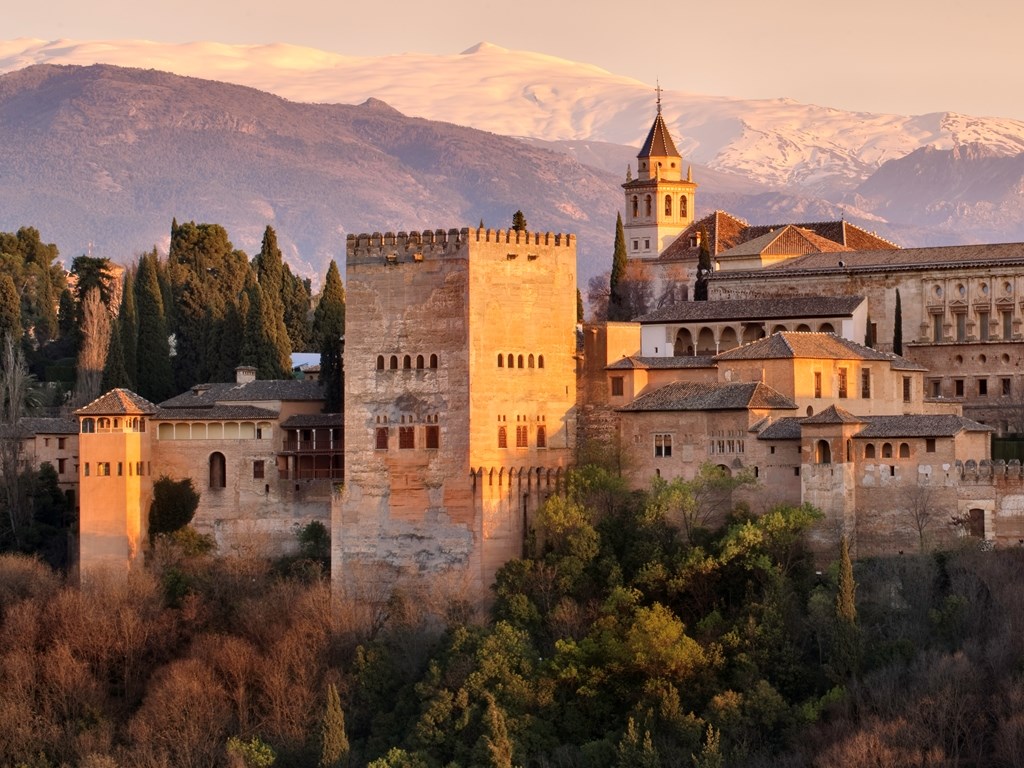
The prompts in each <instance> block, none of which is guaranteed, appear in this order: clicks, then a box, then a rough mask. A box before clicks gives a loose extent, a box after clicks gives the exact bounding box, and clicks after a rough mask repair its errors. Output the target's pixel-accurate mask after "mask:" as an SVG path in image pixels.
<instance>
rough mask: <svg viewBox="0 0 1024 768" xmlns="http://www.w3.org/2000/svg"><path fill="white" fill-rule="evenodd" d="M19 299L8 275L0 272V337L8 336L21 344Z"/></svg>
mask: <svg viewBox="0 0 1024 768" xmlns="http://www.w3.org/2000/svg"><path fill="white" fill-rule="evenodd" d="M23 335H24V332H23V331H22V328H21V300H20V299H19V297H18V289H17V288H16V287H15V285H14V280H13V279H12V278H11V276H10V275H6V274H0V339H2V338H4V337H5V336H6V337H9V338H10V339H11V340H12V341H13V342H14V343H15V344H21V337H22V336H23Z"/></svg>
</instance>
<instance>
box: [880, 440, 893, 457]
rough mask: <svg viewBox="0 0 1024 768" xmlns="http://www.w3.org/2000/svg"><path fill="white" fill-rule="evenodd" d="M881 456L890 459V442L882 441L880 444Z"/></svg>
mask: <svg viewBox="0 0 1024 768" xmlns="http://www.w3.org/2000/svg"><path fill="white" fill-rule="evenodd" d="M882 458H883V459H891V458H892V443H883V444H882Z"/></svg>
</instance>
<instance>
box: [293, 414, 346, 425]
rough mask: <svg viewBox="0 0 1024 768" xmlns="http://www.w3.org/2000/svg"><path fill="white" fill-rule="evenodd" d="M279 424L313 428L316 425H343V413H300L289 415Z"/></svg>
mask: <svg viewBox="0 0 1024 768" xmlns="http://www.w3.org/2000/svg"><path fill="white" fill-rule="evenodd" d="M281 426H282V427H283V428H284V429H313V428H316V427H341V426H344V420H343V415H342V414H340V413H300V414H296V415H295V416H289V417H288V418H287V419H285V420H284V421H283V422H281Z"/></svg>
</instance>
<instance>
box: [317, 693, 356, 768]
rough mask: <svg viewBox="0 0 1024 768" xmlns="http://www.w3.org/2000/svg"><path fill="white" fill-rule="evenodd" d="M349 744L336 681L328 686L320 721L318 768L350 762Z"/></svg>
mask: <svg viewBox="0 0 1024 768" xmlns="http://www.w3.org/2000/svg"><path fill="white" fill-rule="evenodd" d="M348 754H349V744H348V735H347V734H346V733H345V713H344V711H343V710H342V709H341V698H340V697H339V696H338V689H337V688H336V687H335V685H334V683H331V684H329V685H328V686H327V704H326V706H325V707H324V718H323V720H322V721H321V722H320V761H319V762H318V763H317V766H318V768H339V767H340V766H343V765H345V764H346V763H347V762H348Z"/></svg>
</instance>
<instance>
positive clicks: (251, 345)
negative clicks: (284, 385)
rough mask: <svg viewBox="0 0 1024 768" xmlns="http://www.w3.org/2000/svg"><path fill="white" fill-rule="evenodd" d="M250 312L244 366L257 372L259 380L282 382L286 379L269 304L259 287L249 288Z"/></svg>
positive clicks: (243, 343)
mask: <svg viewBox="0 0 1024 768" xmlns="http://www.w3.org/2000/svg"><path fill="white" fill-rule="evenodd" d="M247 293H248V297H249V312H248V314H247V315H246V318H245V331H244V333H243V337H242V353H241V356H240V360H241V363H242V364H243V365H251V366H253V367H254V368H256V378H258V379H283V378H286V376H287V375H288V374H287V372H286V371H285V370H283V369H282V367H281V359H280V355H279V348H278V347H277V344H276V343H275V339H274V321H273V318H272V316H271V315H272V310H271V309H270V302H269V301H268V300H267V297H266V293H265V292H264V290H263V288H262V286H260V285H259V283H254V284H253V285H252V286H250V287H249V289H248V291H247Z"/></svg>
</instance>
